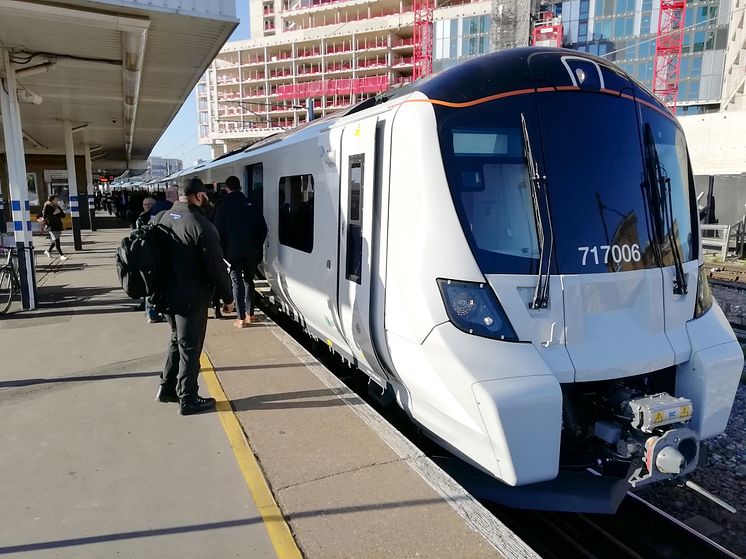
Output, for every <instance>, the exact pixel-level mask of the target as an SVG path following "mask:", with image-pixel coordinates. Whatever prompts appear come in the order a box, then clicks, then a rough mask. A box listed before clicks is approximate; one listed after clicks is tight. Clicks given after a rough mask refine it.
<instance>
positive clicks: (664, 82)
mask: <svg viewBox="0 0 746 559" xmlns="http://www.w3.org/2000/svg"><path fill="white" fill-rule="evenodd" d="M685 21H686V0H661V9H660V17H659V19H658V39H657V41H656V43H655V63H654V64H655V67H654V73H653V93H655V94H656V95H657V96H658V98H659V99H660V100H661V101H662V102H663V103H665V104H666V105H668V108H669V109H671V112H672V113H673V114H676V99H677V98H678V96H679V72H680V69H681V50H682V45H683V42H684V34H683V30H684V22H685Z"/></svg>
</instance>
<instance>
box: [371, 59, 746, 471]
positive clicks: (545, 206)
mask: <svg viewBox="0 0 746 559" xmlns="http://www.w3.org/2000/svg"><path fill="white" fill-rule="evenodd" d="M557 62H558V63H559V58H558V59H557ZM591 70H592V71H593V72H596V69H595V68H594V67H592V66H591V67H590V68H588V69H587V71H588V73H590V71H591ZM601 71H603V72H604V76H607V79H606V83H605V86H606V88H605V89H606V90H605V91H600V90H599V88H596V90H590V91H584V90H583V89H582V88H578V87H575V88H567V89H566V90H564V91H559V90H557V89H553V88H546V90H545V91H538V90H531V91H528V92H524V93H522V94H514V95H506V96H504V97H503V98H499V99H493V100H486V101H484V102H481V103H480V102H471V103H466V104H464V106H461V107H454V106H452V105H451V106H449V105H448V104H445V103H432V102H431V100H429V99H427V98H426V97H425V96H424V95H423V94H422V93H413V94H412V95H411V97H408V98H406V99H404V100H402V102H401V106H400V108H399V109H398V111H397V113H396V115H395V117H394V122H393V132H392V140H391V141H392V149H391V154H392V155H391V166H390V181H391V182H390V188H389V196H390V200H389V225H388V231H387V234H388V237H389V238H390V239H397V242H396V243H391V242H390V243H388V252H387V254H386V258H387V274H386V315H385V321H386V336H387V342H388V347H389V349H390V352H391V356H392V360H393V363H394V366H395V367H396V372H397V374H398V375H399V376H400V377H401V384H402V385H403V386H404V387H406V389H402V390H400V401H401V402H402V404H403V405H404V406H405V407H406V408H407V409H408V410H409V412H410V414H411V415H412V416H413V417H414V418H415V419H416V420H417V421H419V422H420V423H421V424H422V425H424V426H425V427H426V428H427V429H428V430H429V431H431V432H432V433H433V434H434V435H435V436H436V437H437V438H439V439H440V440H441V442H443V443H444V444H445V445H446V446H448V447H450V448H451V449H453V450H454V451H455V452H456V453H457V454H459V455H460V456H462V457H464V458H466V459H467V460H469V461H471V462H472V463H474V464H476V465H477V466H478V467H480V468H481V469H483V470H485V471H487V472H489V473H490V474H492V475H494V476H495V477H497V478H499V479H501V480H502V481H504V482H505V483H507V484H510V485H523V484H529V483H534V482H538V481H544V480H551V479H553V478H554V477H555V476H556V475H557V473H558V471H559V467H560V462H561V453H562V451H563V448H564V443H565V439H566V438H567V429H566V427H567V422H568V416H567V404H568V402H570V403H576V404H577V403H580V404H583V403H584V402H585V403H584V405H586V406H587V409H582V410H577V415H578V416H580V417H581V419H584V420H585V421H586V424H585V425H579V426H578V433H576V435H577V437H579V438H581V439H583V440H584V441H585V442H587V443H588V445H589V446H590V447H591V448H593V449H594V450H595V451H597V452H599V454H598V457H599V458H603V459H604V460H608V459H610V458H611V459H614V456H615V453H618V452H619V448H620V444H624V445H627V443H629V444H630V445H631V444H632V443H634V444H635V445H637V447H636V448H635V449H632V448H631V447H630V452H632V451H633V450H634V452H633V454H634V456H633V454H631V455H629V456H627V457H626V458H625V459H626V460H627V461H628V462H629V463H631V464H640V463H641V461H642V460H644V459H645V457H646V448H645V441H644V440H641V438H642V437H659V438H660V437H661V435H663V434H665V432H666V431H668V430H670V429H673V427H676V428H680V429H681V431H680V433H681V434H682V436H683V435H685V436H686V438H687V439H693V440H695V441H696V444H698V441H699V439H702V438H707V437H710V436H714V435H716V434H718V433H720V432H722V431H723V430H724V428H725V425H726V422H727V418H728V415H729V413H730V408H731V405H732V402H733V398H734V395H735V390H736V387H737V383H738V378H739V376H740V371H741V368H742V365H743V356H742V353H741V350H740V347H739V346H738V344H737V342H736V341H735V338H734V336H733V333H732V331H731V329H730V328H729V326H728V324H727V321H725V319H724V317H723V314H722V312H721V311H720V309H719V307H718V306H717V303H716V302H712V301H711V300H705V299H707V296H706V294H705V291H706V289H705V287H706V284H705V285H703V283H704V281H705V279H704V277H703V276H702V274H701V273H700V271H701V264H702V261H701V259H700V258H699V256H700V254H699V237H698V229H697V226H696V223H697V221H696V218H695V213H694V205H693V200H694V196H693V190H692V181H691V173H690V171H689V166H688V157H687V153H686V145H685V142H684V138H683V133H681V130H680V128H679V127H678V125H677V124H676V122H675V119H673V118H672V117H671V116H670V115H668V114H667V111H666V110H665V108H663V107H661V106H660V105H659V104H658V103H657V101H655V100H654V99H653V98H652V97H650V96H648V95H647V94H646V92H644V91H643V90H642V89H640V88H639V86H637V85H635V84H633V83H632V82H629V81H628V79H627V78H626V76H624V75H622V74H621V73H619V72H617V71H614V73H613V76H612V75H611V74H608V72H610V70H609V69H608V68H605V67H604V68H603V69H601V68H599V69H598V72H599V75H600V72H601ZM614 80H616V89H611V87H612V86H614V84H615V82H614ZM620 82H625V83H620ZM625 88H626V91H627V92H632V91H634V94H630V93H625V94H624V95H622V94H620V93H619V92H620V91H621V90H622V89H625ZM524 123H525V129H524ZM527 138H528V140H529V143H530V144H531V145H532V148H531V152H532V156H533V158H534V159H535V163H536V165H537V166H538V169H539V171H540V175H539V176H540V178H542V180H541V182H540V183H539V184H537V185H535V186H538V187H540V195H539V196H538V197H537V198H538V199H533V200H532V195H534V196H535V193H532V188H531V181H530V177H529V174H528V169H527V165H526V160H527V154H526V144H527ZM436 154H440V157H438V156H437V155H436ZM543 177H546V179H545V180H544V179H543ZM661 180H662V181H663V182H662V183H661V182H660V181H661ZM652 181H659V182H658V183H657V184H656V183H654V182H652ZM665 185H668V186H665ZM667 188H668V189H669V190H670V197H667V196H668V194H667V192H666V189H667ZM541 189H545V190H543V192H546V199H545V200H544V199H542V197H541V196H542V195H543V192H542V191H541ZM651 189H654V190H657V194H655V193H651V192H650V190H651ZM656 196H657V197H656ZM664 204H665V206H666V208H664ZM650 208H660V211H658V210H655V211H653V210H651V209H650ZM665 212H667V214H666V213H665ZM653 214H655V215H653ZM654 220H658V221H657V222H654ZM537 222H541V224H540V225H541V227H539V228H537ZM542 229H543V239H541V238H539V235H538V234H537V231H538V230H542ZM552 236H553V239H552V238H551V237H552ZM542 240H543V245H544V251H545V252H546V251H550V248H549V247H550V245H551V246H552V248H551V252H550V254H549V256H548V257H547V256H545V259H546V260H544V263H543V265H544V266H546V268H545V269H544V270H543V276H544V281H545V282H546V283H547V293H548V300H547V301H546V303H545V306H544V305H543V304H542V301H540V300H539V301H537V300H536V299H537V297H536V286H537V279H538V277H539V266H540V260H541V244H542ZM677 260H678V264H677V262H676V261H677ZM448 280H451V281H450V283H448ZM444 281H445V282H446V284H448V285H451V286H452V287H450V288H444V287H443V285H444V283H443V282H444ZM683 283H686V285H687V288H686V290H683V289H681V286H682V284H683ZM447 289H450V295H449V293H448V292H447ZM459 289H460V290H461V292H459ZM684 291H686V292H684ZM484 293H486V295H483V294H484ZM491 297H492V298H493V299H491ZM537 303H538V304H537ZM449 304H450V305H451V306H450V307H449ZM532 307H535V308H532ZM480 309H481V310H480ZM695 309H696V310H695ZM485 319H489V320H488V321H489V322H490V324H489V325H488V327H487V329H486V330H485V328H484V326H485V324H486V323H485ZM470 321H471V322H470ZM511 334H512V336H511ZM661 386H663V387H665V389H666V390H665V392H668V393H669V395H670V396H671V398H673V399H674V403H671V401H668V400H667V401H668V402H669V404H668V406H669V407H667V408H666V407H664V408H661V409H663V410H664V411H665V412H666V413H668V414H670V413H674V412H672V411H671V410H672V409H673V407H675V406H677V405H678V406H679V407H678V410H679V411H678V412H676V413H680V414H681V413H686V412H682V410H684V409H685V410H688V411H689V412H691V416H690V417H689V418H686V417H679V416H676V417H675V419H677V421H676V422H669V421H666V420H664V421H661V422H660V425H655V424H653V425H647V426H646V427H647V430H643V429H640V428H632V427H630V426H629V425H627V424H625V423H624V422H621V423H620V422H619V421H614V420H613V419H614V418H613V413H614V409H613V405H619V406H623V407H625V410H628V408H629V406H628V404H629V402H630V401H632V402H633V404H639V405H640V406H642V407H643V408H644V410H643V411H645V412H646V413H647V412H648V411H650V410H651V409H652V408H651V407H645V406H650V404H649V403H648V402H645V401H644V398H642V397H643V396H651V395H654V394H651V393H648V392H647V391H648V390H652V389H653V388H656V389H657V388H660V387H661ZM590 390H593V391H594V396H593V398H591V399H588V398H586V400H583V396H585V395H587V394H586V393H587V392H588V391H590ZM661 392H664V391H663V390H662V391H661ZM578 394H579V395H580V396H581V397H580V398H579V400H577V399H576V397H577V396H578ZM625 394H629V395H630V396H629V398H627V399H626V400H625V399H624V395H625ZM609 395H611V398H612V399H614V398H616V399H618V400H619V401H618V402H614V403H613V404H609V405H610V406H611V407H610V408H609V409H606V408H604V406H605V405H606V403H608V401H609ZM676 398H682V400H676ZM573 400H575V401H574V402H573ZM591 400H592V401H591ZM676 401H678V402H679V404H676V403H675V402H676ZM685 401H686V402H688V403H686V402H685ZM604 402H606V403H604ZM563 404H565V408H566V409H565V411H564V417H563ZM625 413H630V412H629V411H625ZM641 413H642V412H641ZM593 414H599V415H596V416H594V415H593ZM627 423H630V421H627ZM672 423H675V425H673V426H672ZM563 424H564V425H565V431H564V432H563ZM597 424H598V425H601V427H603V429H601V431H600V435H599V427H598V425H597ZM607 424H608V425H611V426H612V427H611V428H609V429H607V427H608V425H607ZM609 431H610V432H611V434H608V432H609ZM630 431H636V432H635V434H634V435H635V436H634V437H632V436H631V435H629V432H630ZM628 435H629V438H626V437H628ZM630 441H631V442H630ZM599 449H602V450H603V452H602V451H601V450H599ZM659 450H660V448H659V449H658V450H656V451H655V452H656V453H655V455H654V456H655V457H657V456H658V453H659ZM684 450H685V449H684V447H682V453H683V452H684ZM687 452H688V454H687V456H686V457H685V462H686V463H685V464H683V467H682V468H681V469H680V471H681V473H686V472H688V471H691V470H692V469H693V468H694V467H696V463H695V462H696V452H695V453H694V455H692V453H691V449H688V450H687ZM635 453H636V454H635ZM647 455H648V456H653V454H652V452H648V453H647ZM596 465H598V464H596ZM647 467H648V468H650V469H653V470H655V472H653V473H656V475H654V476H648V477H649V478H650V477H652V479H650V481H654V480H657V479H661V478H665V477H672V475H673V474H671V472H670V471H668V472H666V471H658V469H657V468H656V467H655V465H654V464H647ZM673 469H675V468H673ZM664 470H665V468H664ZM640 475H642V476H643V477H644V476H645V472H644V468H643V472H642V473H641V474H640ZM638 477H639V476H638ZM646 479H647V478H646ZM643 481H644V480H643ZM641 483H642V482H641Z"/></svg>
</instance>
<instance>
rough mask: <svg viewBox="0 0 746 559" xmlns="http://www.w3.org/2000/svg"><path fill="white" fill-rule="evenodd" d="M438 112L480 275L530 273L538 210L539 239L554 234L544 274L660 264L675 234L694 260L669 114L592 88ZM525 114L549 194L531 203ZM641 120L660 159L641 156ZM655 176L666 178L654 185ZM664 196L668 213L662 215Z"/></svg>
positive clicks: (688, 192) (679, 138) (688, 193)
mask: <svg viewBox="0 0 746 559" xmlns="http://www.w3.org/2000/svg"><path fill="white" fill-rule="evenodd" d="M436 110H437V117H438V123H439V132H440V143H441V151H442V153H443V157H444V163H445V169H446V174H447V177H448V182H449V186H450V188H451V194H452V197H453V200H454V203H455V206H456V210H457V212H458V214H459V219H460V220H461V223H462V226H463V229H464V232H465V233H466V236H467V238H468V240H469V243H470V246H471V248H472V251H473V252H474V254H475V256H476V258H477V260H478V262H479V265H480V267H481V269H482V271H483V272H484V273H488V274H489V273H503V274H504V273H515V274H533V273H537V271H538V261H539V255H540V246H541V243H540V242H539V240H538V233H537V226H536V216H537V214H538V215H539V216H540V217H542V219H541V221H542V222H543V228H544V230H545V237H546V234H547V233H546V232H547V229H548V228H549V226H550V224H551V228H552V231H553V233H554V251H553V253H554V258H553V261H552V262H551V273H562V274H582V273H601V272H617V271H628V270H635V269H642V268H655V267H657V266H658V265H659V264H658V258H657V257H656V252H658V253H659V254H660V255H661V256H662V261H663V265H664V266H667V265H670V264H672V263H673V258H672V255H671V253H672V250H671V245H672V240H674V242H675V243H676V244H677V247H678V249H679V255H680V256H681V258H682V260H683V261H684V262H686V261H689V260H692V259H693V258H696V252H695V250H694V247H695V246H696V242H697V239H696V238H694V233H693V230H692V222H693V221H692V217H693V212H692V207H691V199H692V185H691V184H690V182H691V181H690V174H689V169H688V160H687V153H686V144H685V141H684V136H683V133H682V132H681V130H680V129H679V128H678V126H677V125H676V124H675V122H673V121H672V120H671V119H669V118H668V117H666V116H664V115H662V114H660V113H658V112H657V111H655V110H653V109H649V108H647V107H646V106H643V105H641V104H639V103H636V102H634V101H632V100H629V99H624V98H621V97H616V96H611V95H604V94H598V93H590V92H547V93H540V94H528V95H517V96H515V97H508V98H505V99H501V100H497V101H491V102H487V103H482V104H477V105H474V106H471V107H467V108H459V109H454V108H443V107H438V108H437V109H436ZM522 114H523V115H524V118H525V120H526V123H527V131H528V135H529V136H530V139H531V145H532V151H533V155H534V158H535V159H536V161H537V163H538V166H539V171H540V173H541V175H542V176H546V180H545V181H544V183H545V185H546V188H547V192H548V195H549V196H548V200H543V201H542V200H539V201H538V203H537V202H536V201H534V200H532V196H531V183H530V181H529V176H528V169H527V166H526V159H525V157H524V140H523V136H522V130H521V115H522ZM646 124H647V125H649V128H650V130H652V134H650V136H651V137H652V138H653V141H654V148H655V149H654V150H653V152H654V153H655V154H657V161H658V163H659V164H658V166H657V167H655V166H651V165H647V162H646V158H645V155H644V153H645V150H644V149H643V145H642V130H643V129H644V127H645V125H646ZM646 168H647V169H648V172H647V173H646ZM651 169H655V170H656V171H657V176H656V177H650V174H651V173H652V171H651ZM656 179H659V182H660V181H663V183H665V184H666V185H668V186H667V187H666V188H663V189H657V188H656V185H657V184H658V183H655V181H656ZM661 190H662V192H663V194H665V196H663V195H662V194H661ZM653 191H654V192H656V193H657V195H651V192H653ZM669 193H670V195H669ZM547 202H548V204H547ZM664 204H667V205H666V206H665V208H668V210H667V211H669V215H670V219H666V220H664V219H663V217H662V215H663V214H662V213H661V212H663V210H664ZM656 219H657V220H658V221H657V222H655V221H654V220H656ZM539 229H541V228H539ZM669 229H670V233H671V234H669ZM656 231H657V233H656ZM656 239H657V240H656ZM657 249H658V250H657Z"/></svg>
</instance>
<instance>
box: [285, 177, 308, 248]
mask: <svg viewBox="0 0 746 559" xmlns="http://www.w3.org/2000/svg"><path fill="white" fill-rule="evenodd" d="M313 193H314V188H313V176H311V175H294V176H292V177H282V178H281V179H280V188H279V215H278V218H277V228H278V238H279V240H280V244H283V245H285V246H288V247H291V248H295V249H297V250H302V251H303V252H308V253H310V252H312V251H313V214H314V211H313V206H314V203H313Z"/></svg>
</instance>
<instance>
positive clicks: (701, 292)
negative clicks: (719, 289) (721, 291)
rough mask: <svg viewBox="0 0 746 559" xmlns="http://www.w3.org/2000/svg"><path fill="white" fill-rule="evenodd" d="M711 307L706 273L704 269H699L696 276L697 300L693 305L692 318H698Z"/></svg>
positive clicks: (710, 294) (701, 267)
mask: <svg viewBox="0 0 746 559" xmlns="http://www.w3.org/2000/svg"><path fill="white" fill-rule="evenodd" d="M711 306H712V291H711V290H710V282H708V281H707V273H706V272H705V267H704V266H700V267H699V274H698V276H697V300H696V302H695V303H694V318H699V317H700V316H702V315H703V314H705V313H706V312H707V311H709V310H710V307H711Z"/></svg>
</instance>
